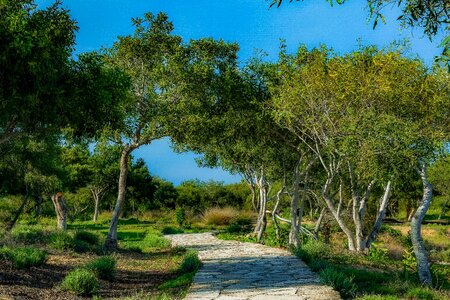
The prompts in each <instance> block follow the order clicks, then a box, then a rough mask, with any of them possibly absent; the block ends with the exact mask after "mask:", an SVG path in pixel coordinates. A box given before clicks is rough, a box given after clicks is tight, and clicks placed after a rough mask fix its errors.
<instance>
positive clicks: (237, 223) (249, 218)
mask: <svg viewBox="0 0 450 300" xmlns="http://www.w3.org/2000/svg"><path fill="white" fill-rule="evenodd" d="M253 222H254V215H253V214H252V213H251V212H241V213H240V214H239V215H238V216H236V217H234V218H233V219H232V220H231V223H230V225H228V227H227V229H226V231H227V232H229V233H243V234H245V233H248V232H251V231H252V229H253Z"/></svg>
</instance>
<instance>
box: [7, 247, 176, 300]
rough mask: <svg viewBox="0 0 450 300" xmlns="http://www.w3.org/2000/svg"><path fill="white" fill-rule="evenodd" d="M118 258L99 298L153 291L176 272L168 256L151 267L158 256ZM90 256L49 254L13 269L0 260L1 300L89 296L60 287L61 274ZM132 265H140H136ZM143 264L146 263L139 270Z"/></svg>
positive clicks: (103, 283)
mask: <svg viewBox="0 0 450 300" xmlns="http://www.w3.org/2000/svg"><path fill="white" fill-rule="evenodd" d="M117 258H118V270H117V276H116V279H115V280H114V281H112V282H108V281H103V280H101V281H100V290H99V292H98V294H97V295H98V296H100V297H101V299H115V298H121V297H125V296H131V295H134V294H136V293H137V292H144V293H151V292H156V291H157V288H158V286H159V285H160V284H161V283H162V282H164V281H166V280H168V279H172V278H174V277H176V274H175V272H173V271H170V269H171V266H170V264H171V263H172V262H171V260H170V259H169V260H167V256H166V259H163V260H161V262H164V261H165V262H166V264H168V265H166V266H165V267H161V266H156V267H153V268H152V266H151V265H152V264H153V262H154V261H155V260H156V261H157V260H158V258H156V259H155V258H154V257H149V256H148V255H146V254H140V253H122V254H119V256H118V257H117ZM89 259H90V257H89V256H88V257H81V256H72V255H71V254H68V255H63V254H54V255H50V256H49V259H48V261H47V263H46V264H44V265H43V266H40V267H32V268H30V269H25V270H16V269H14V268H13V266H12V265H11V264H10V263H9V262H7V261H3V260H0V300H6V299H8V300H9V299H14V300H15V299H27V300H28V299H29V300H44V299H52V300H53V299H61V300H62V299H68V300H72V299H90V298H88V297H80V296H76V295H74V294H71V293H69V292H66V291H62V290H61V289H60V288H59V284H60V283H61V282H62V280H63V278H64V276H65V275H66V274H67V273H68V272H70V271H71V270H73V269H74V268H76V267H77V266H81V265H83V264H84V263H85V262H87V261H88V260H89ZM133 266H140V268H135V267H133ZM142 266H147V267H146V268H144V269H146V270H142Z"/></svg>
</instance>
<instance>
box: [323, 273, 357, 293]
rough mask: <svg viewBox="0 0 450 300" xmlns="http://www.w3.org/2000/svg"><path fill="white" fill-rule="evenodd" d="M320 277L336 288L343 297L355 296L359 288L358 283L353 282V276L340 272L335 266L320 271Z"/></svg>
mask: <svg viewBox="0 0 450 300" xmlns="http://www.w3.org/2000/svg"><path fill="white" fill-rule="evenodd" d="M320 279H321V280H322V281H323V282H324V283H325V284H328V285H330V286H332V287H333V288H335V289H336V290H337V291H339V293H340V294H341V296H342V297H344V298H353V296H354V295H355V292H356V290H357V286H356V284H355V283H354V282H353V277H347V276H345V274H343V273H340V272H339V271H337V270H336V269H335V268H331V267H328V268H325V269H324V270H322V271H321V272H320Z"/></svg>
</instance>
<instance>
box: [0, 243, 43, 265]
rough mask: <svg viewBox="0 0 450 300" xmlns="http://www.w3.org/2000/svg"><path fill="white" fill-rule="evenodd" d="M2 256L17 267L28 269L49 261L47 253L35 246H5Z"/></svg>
mask: <svg viewBox="0 0 450 300" xmlns="http://www.w3.org/2000/svg"><path fill="white" fill-rule="evenodd" d="M0 258H3V259H7V260H9V261H11V262H12V263H13V264H14V266H15V267H16V268H17V269H26V268H30V267H33V266H41V265H43V264H44V263H45V262H46V261H47V253H46V252H45V251H43V250H40V249H36V248H34V247H18V248H8V247H3V248H1V249H0Z"/></svg>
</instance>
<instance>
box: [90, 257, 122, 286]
mask: <svg viewBox="0 0 450 300" xmlns="http://www.w3.org/2000/svg"><path fill="white" fill-rule="evenodd" d="M86 268H87V269H89V270H92V271H94V272H95V274H96V275H97V276H98V277H99V278H101V279H105V280H113V279H114V278H116V273H117V269H116V259H115V258H113V257H111V256H103V257H100V258H98V259H96V260H94V261H91V262H90V263H88V264H86Z"/></svg>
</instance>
